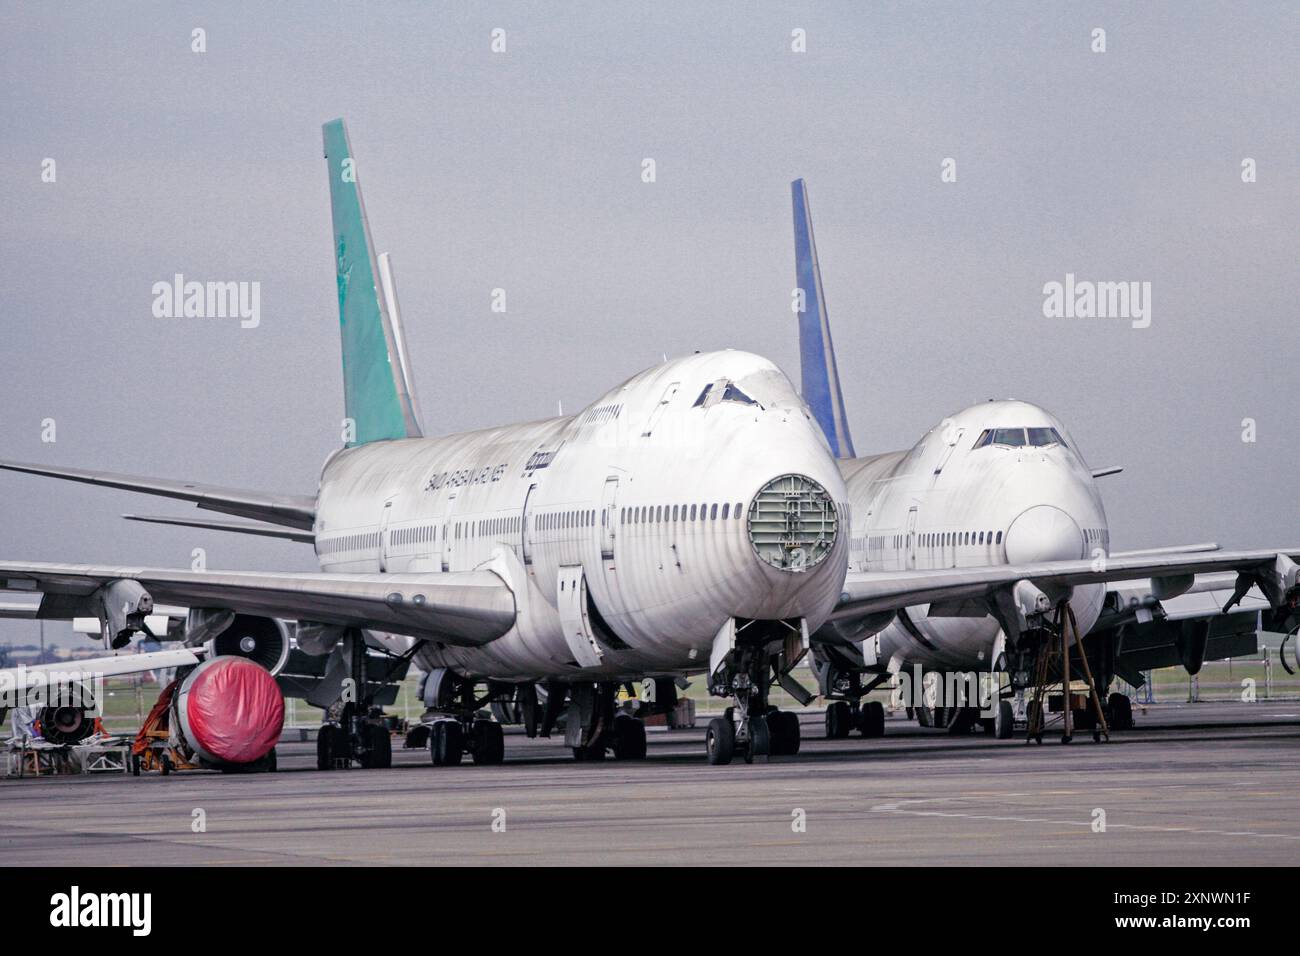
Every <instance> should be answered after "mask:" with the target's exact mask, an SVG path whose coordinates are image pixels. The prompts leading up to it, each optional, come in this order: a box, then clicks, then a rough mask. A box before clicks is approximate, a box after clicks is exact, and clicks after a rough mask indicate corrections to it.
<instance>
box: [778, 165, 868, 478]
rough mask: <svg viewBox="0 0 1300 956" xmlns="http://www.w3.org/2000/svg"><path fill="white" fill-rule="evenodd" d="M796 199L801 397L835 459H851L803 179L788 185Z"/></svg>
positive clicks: (796, 260)
mask: <svg viewBox="0 0 1300 956" xmlns="http://www.w3.org/2000/svg"><path fill="white" fill-rule="evenodd" d="M790 193H791V196H792V198H793V200H794V255H795V280H796V282H797V287H798V289H800V290H801V291H802V292H803V295H802V296H801V297H800V298H801V299H802V302H801V303H800V304H801V305H802V307H803V310H802V311H801V312H800V313H799V363H800V373H801V375H802V379H801V386H802V388H803V398H804V401H806V402H807V403H808V406H809V408H811V409H812V412H813V415H814V417H816V419H817V423H818V424H819V425H821V427H822V431H823V432H825V433H826V440H827V441H828V442H830V446H831V451H832V452H834V453H835V457H836V458H853V457H854V452H853V439H852V438H850V437H849V423H848V419H847V418H845V415H844V397H843V396H842V395H841V394H840V373H839V370H838V369H837V368H836V367H835V346H834V344H833V343H832V342H831V325H830V320H829V319H828V318H827V317H826V300H825V298H824V297H823V296H822V273H821V266H820V265H819V263H818V261H817V243H816V242H815V241H814V240H813V228H812V212H811V211H810V210H809V207H808V188H807V186H805V185H804V181H803V180H802V179H796V180H795V181H794V182H792V183H791V184H790Z"/></svg>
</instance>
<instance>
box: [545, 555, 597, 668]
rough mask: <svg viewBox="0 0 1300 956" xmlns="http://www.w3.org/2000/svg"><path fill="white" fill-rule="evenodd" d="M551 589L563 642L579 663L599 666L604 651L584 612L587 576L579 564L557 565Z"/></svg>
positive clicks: (588, 617)
mask: <svg viewBox="0 0 1300 956" xmlns="http://www.w3.org/2000/svg"><path fill="white" fill-rule="evenodd" d="M555 593H556V598H557V599H558V601H559V607H558V608H557V610H558V611H559V612H560V624H561V625H562V626H563V628H564V642H565V643H566V644H567V645H568V646H569V651H570V653H572V654H573V659H574V660H575V661H577V662H578V666H579V667H597V666H599V664H600V662H601V660H602V659H603V658H604V653H605V652H604V651H603V650H602V649H601V646H600V645H599V644H597V643H596V635H595V632H594V631H593V630H592V627H591V617H590V615H589V614H588V613H587V577H586V575H585V574H583V572H582V565H580V564H575V565H564V566H561V567H560V571H559V581H558V583H557V586H556V589H555Z"/></svg>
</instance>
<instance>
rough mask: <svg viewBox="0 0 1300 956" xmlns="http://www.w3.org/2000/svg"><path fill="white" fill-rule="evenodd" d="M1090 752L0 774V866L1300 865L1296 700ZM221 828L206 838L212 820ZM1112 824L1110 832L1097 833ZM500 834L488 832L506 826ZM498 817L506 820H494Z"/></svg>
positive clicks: (554, 743) (930, 746) (515, 748)
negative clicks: (724, 762) (716, 763)
mask: <svg viewBox="0 0 1300 956" xmlns="http://www.w3.org/2000/svg"><path fill="white" fill-rule="evenodd" d="M1137 720H1138V727H1137V729H1135V730H1132V731H1128V732H1124V733H1117V734H1114V735H1113V736H1112V738H1111V741H1110V742H1109V743H1104V744H1094V743H1093V742H1092V740H1091V738H1090V737H1088V736H1080V737H1077V738H1076V739H1075V741H1074V742H1073V743H1071V744H1069V745H1068V746H1067V745H1062V744H1061V743H1059V735H1058V736H1049V737H1048V738H1046V741H1045V742H1044V743H1043V744H1041V745H1037V744H1026V743H1025V742H1024V741H1023V740H1013V741H997V740H993V739H991V738H989V737H987V736H984V735H982V734H978V733H976V734H972V735H970V736H962V737H952V736H949V735H947V734H945V733H943V732H940V731H932V730H921V729H920V728H917V727H916V726H915V725H914V724H910V723H908V722H905V721H904V720H903V719H902V717H901V716H900V717H898V718H891V719H889V720H888V721H887V729H886V737H885V738H884V739H879V740H863V739H861V738H857V737H854V738H851V739H849V740H844V741H826V740H824V739H821V738H822V736H823V733H822V728H821V717H820V715H819V714H813V713H806V714H804V715H803V734H804V742H803V747H802V749H801V751H800V753H799V754H798V755H797V756H794V757H783V758H772V759H770V760H769V761H768V762H767V763H765V764H760V763H755V764H753V765H746V764H745V763H743V762H741V761H739V760H738V761H737V762H736V763H733V764H732V765H730V766H727V767H710V766H708V765H707V764H706V763H705V760H704V749H703V737H704V730H703V721H701V726H700V727H699V728H697V729H696V730H691V731H685V730H683V731H663V730H654V729H652V730H651V731H650V733H649V735H648V736H649V756H648V758H647V759H646V760H645V761H644V762H635V763H624V762H618V761H615V760H613V759H612V758H611V759H609V760H607V761H605V762H603V763H595V764H592V763H582V764H578V763H575V762H574V761H573V759H572V757H571V756H570V754H569V752H568V751H567V750H565V749H564V747H563V745H562V740H560V739H555V740H549V741H548V740H528V739H526V738H525V737H523V736H522V735H521V734H516V733H511V734H509V735H508V736H507V738H506V763H505V765H504V766H498V767H475V766H473V765H472V764H470V763H469V761H468V758H466V764H465V765H464V766H462V767H456V768H445V767H433V766H431V764H430V761H429V756H428V753H427V752H425V751H405V750H400V749H398V750H395V752H394V766H393V767H392V769H390V770H361V769H353V770H344V771H332V772H328V773H321V772H318V771H316V770H315V769H314V752H315V751H314V745H313V744H310V743H292V744H282V745H281V748H280V751H279V753H280V770H279V771H278V772H277V773H274V774H258V775H251V774H250V775H225V774H218V773H210V772H189V773H177V774H173V775H171V776H169V777H162V776H160V775H157V774H152V775H145V776H142V777H139V778H133V777H131V776H129V775H118V774H113V775H102V776H67V777H46V778H39V779H33V778H28V779H21V780H20V779H4V780H0V858H3V860H4V862H5V864H6V865H7V866H9V867H14V866H41V865H54V864H59V865H83V864H89V865H97V866H111V865H167V864H195V865H213V866H221V865H283V864H306V865H315V864H324V865H331V864H332V865H347V864H426V865H438V864H448V863H453V864H531V863H543V864H584V863H587V864H621V863H632V864H637V863H639V864H661V863H662V864H704V865H723V866H731V865H735V864H745V863H764V864H791V863H803V864H814V865H818V864H820V865H826V864H957V865H964V866H978V865H988V864H1020V863H1031V864H1048V865H1054V864H1058V865H1079V864H1112V865H1121V866H1144V865H1155V864H1173V865H1185V866H1196V865H1204V864H1216V865H1220V864H1222V865H1268V866H1272V865H1295V864H1297V863H1300V817H1298V815H1297V813H1296V804H1295V797H1296V794H1297V793H1298V792H1300V701H1294V702H1272V703H1256V704H1197V705H1183V706H1179V705H1161V706H1159V707H1152V708H1150V709H1149V710H1148V712H1146V713H1142V712H1138V713H1137ZM200 820H201V821H202V823H203V825H204V826H205V828H206V829H204V830H202V831H198V830H197V824H198V821H200ZM1102 820H1104V824H1105V828H1104V832H1099V830H1098V825H1099V822H1100V821H1102ZM494 824H495V825H496V828H495V829H494ZM502 827H503V829H502Z"/></svg>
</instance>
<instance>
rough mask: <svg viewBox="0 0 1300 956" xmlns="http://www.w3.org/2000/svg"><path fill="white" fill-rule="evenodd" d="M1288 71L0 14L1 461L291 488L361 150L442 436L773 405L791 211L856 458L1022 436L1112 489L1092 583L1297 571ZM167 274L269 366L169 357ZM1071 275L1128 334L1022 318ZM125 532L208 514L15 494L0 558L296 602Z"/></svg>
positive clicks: (1026, 19) (328, 24)
mask: <svg viewBox="0 0 1300 956" xmlns="http://www.w3.org/2000/svg"><path fill="white" fill-rule="evenodd" d="M195 27H202V28H204V29H205V30H206V31H207V52H206V53H203V54H196V53H193V52H191V50H190V42H191V41H190V36H191V30H192V29H193V28H195ZM495 27H500V28H503V29H505V30H506V37H507V52H506V53H504V54H493V53H492V52H490V50H489V39H490V31H491V30H492V29H493V28H495ZM796 27H798V28H803V29H805V30H806V31H807V52H806V53H803V54H796V53H792V52H791V51H790V32H791V30H792V29H794V28H796ZM1094 27H1103V28H1104V29H1105V30H1106V32H1107V46H1108V50H1107V52H1106V53H1104V54H1097V53H1093V52H1091V50H1090V32H1091V30H1092V29H1093V28H1094ZM1297 50H1300V13H1297V9H1296V8H1295V7H1294V6H1293V5H1288V4H1276V5H1273V4H1253V5H1247V6H1244V7H1240V8H1239V7H1237V6H1231V7H1229V6H1226V5H1225V6H1222V7H1221V6H1218V5H1208V4H1183V3H1180V4H1143V5H1141V6H1140V7H1139V6H1137V5H1129V4H1123V5H1115V6H1091V5H1083V4H1072V5H1069V6H1065V5H1057V4H1050V5H1048V4H1039V3H1033V4H1025V5H1007V4H996V5H992V4H990V5H983V4H967V3H963V4H952V5H946V4H944V5H917V4H906V5H876V4H872V5H869V6H868V5H866V4H861V3H845V4H827V3H817V4H807V5H803V4H796V5H788V6H777V5H775V4H758V5H753V4H733V5H725V4H724V5H696V4H685V3H682V4H674V3H663V2H657V3H652V4H644V5H637V4H626V3H625V4H618V5H614V4H598V3H592V4H588V5H565V6H564V7H563V8H562V9H560V10H559V11H558V12H557V10H555V9H552V8H551V6H550V5H542V4H518V5H509V4H464V5H459V4H451V3H407V4H394V3H384V4H378V3H375V4H351V3H347V4H332V5H330V4H320V3H310V4H294V3H277V4H274V5H262V4H221V5H217V4H211V5H197V4H196V5H186V4H175V3H167V4H147V3H137V4H129V5H126V4H121V5H119V4H60V5H37V4H6V5H5V6H3V7H2V8H0V84H2V88H3V94H4V95H3V104H4V106H3V110H4V131H5V132H4V135H3V137H0V167H2V168H3V170H4V175H3V177H0V208H2V209H3V211H4V229H3V232H2V233H0V249H2V250H3V261H4V262H5V265H6V270H7V273H8V281H7V282H5V283H4V286H3V290H2V291H0V307H2V308H3V312H4V333H5V334H4V340H3V341H4V346H3V350H2V351H0V382H2V384H0V396H3V412H0V454H3V456H5V457H12V458H17V459H22V460H33V461H46V462H51V463H58V464H68V465H82V466H87V467H101V468H110V469H114V470H120V471H132V472H141V473H151V474H158V475H164V476H176V477H189V478H194V479H199V480H204V481H211V482H218V483H223V484H232V485H247V486H250V487H256V488H266V489H276V490H283V491H291V492H310V491H312V490H314V487H315V479H316V475H317V473H318V470H319V466H320V464H321V462H322V461H323V460H324V458H325V456H326V454H327V453H328V452H329V451H330V450H331V449H332V448H333V447H334V445H335V444H336V442H337V436H338V427H339V419H340V418H341V415H342V411H341V406H342V398H341V391H342V390H341V385H340V376H339V370H338V367H339V350H338V337H337V331H336V327H337V311H336V298H335V292H334V276H333V260H332V256H331V250H330V238H329V236H330V226H329V204H328V191H327V184H326V181H325V167H324V163H323V161H322V159H321V138H320V124H321V123H322V122H324V121H325V120H328V119H331V118H333V117H335V116H344V117H345V118H346V119H347V120H348V124H349V128H350V132H351V136H352V144H353V150H354V153H355V154H356V157H357V160H358V172H359V175H360V179H361V181H362V183H363V184H364V189H365V195H366V204H367V208H368V212H369V215H370V220H371V226H372V229H373V230H374V234H375V239H376V241H377V243H378V245H379V247H380V249H381V250H387V251H390V252H391V253H392V254H393V260H394V265H395V269H396V273H397V280H398V285H399V289H400V294H401V301H402V305H403V312H404V315H405V318H406V321H407V325H408V336H409V339H410V344H411V350H412V354H413V360H414V364H415V370H416V375H417V380H418V386H419V389H420V393H421V400H422V403H423V406H424V410H425V417H426V419H427V422H426V424H427V425H428V426H429V427H430V428H431V430H435V431H456V430H461V429H465V428H470V427H476V426H481V425H487V424H492V423H495V422H500V421H510V420H518V419H528V418H537V417H543V416H546V415H549V414H553V413H554V410H555V406H556V401H557V400H563V402H564V406H565V409H566V410H575V409H577V408H578V407H580V406H581V405H582V404H585V403H586V402H588V401H590V400H591V399H593V398H595V397H596V395H597V394H599V392H600V391H602V390H603V389H605V388H607V387H609V386H610V385H612V384H613V383H615V382H616V381H618V380H620V379H622V378H624V377H626V376H627V375H628V374H630V373H632V372H634V371H636V370H638V369H640V368H643V367H645V366H647V365H650V364H653V363H654V362H657V361H658V360H659V357H660V354H661V353H664V352H666V353H668V354H670V355H671V354H674V353H682V352H689V351H690V350H692V349H696V348H700V349H707V348H717V347H726V346H732V347H737V348H745V349H749V350H752V351H756V352H760V353H763V354H766V355H768V356H770V357H772V358H773V359H775V360H776V361H777V362H778V363H779V364H781V365H782V366H783V367H784V368H786V369H787V371H789V372H791V374H792V375H793V376H795V377H797V372H798V358H797V350H796V340H795V327H794V322H793V319H792V316H791V314H790V312H789V301H790V289H791V287H792V285H793V283H794V278H793V273H794V267H793V261H792V260H793V252H792V241H791V225H790V199H789V181H790V180H791V179H793V178H795V177H796V176H804V177H806V178H807V180H808V184H809V192H810V197H811V201H812V208H813V215H814V220H815V223H816V228H817V239H818V246H819V250H820V253H821V258H822V266H823V278H824V280H825V286H826V297H827V302H828V305H829V308H830V314H831V320H832V325H833V328H834V331H835V334H836V343H837V350H838V354H839V361H840V370H841V374H842V376H843V379H844V393H845V401H846V404H847V408H848V412H849V416H850V418H849V420H850V423H851V425H852V428H853V437H854V440H855V443H856V445H857V449H858V451H859V453H868V452H873V451H885V450H891V449H894V448H899V447H906V446H909V445H911V444H912V443H913V442H914V441H915V440H916V439H917V437H919V435H920V434H921V433H922V432H923V431H924V430H925V429H926V428H928V427H929V426H930V425H932V424H933V423H935V422H936V421H938V420H939V419H941V418H942V417H943V416H944V415H945V414H947V413H949V412H951V411H954V410H956V409H958V408H961V407H962V406H964V405H966V404H969V403H971V402H974V401H978V400H982V399H984V398H989V397H995V396H996V397H1008V396H1012V397H1016V398H1023V399H1027V400H1030V401H1034V402H1038V403H1040V404H1043V405H1045V406H1047V407H1048V408H1050V409H1052V410H1053V411H1055V412H1056V413H1057V414H1059V415H1060V416H1062V417H1063V418H1064V419H1065V420H1066V422H1067V423H1068V424H1069V426H1070V428H1071V430H1072V431H1073V433H1074V435H1075V437H1076V439H1077V440H1078V442H1079V444H1080V445H1081V447H1082V450H1083V452H1084V454H1085V456H1086V457H1087V458H1088V460H1089V461H1090V462H1091V463H1092V464H1093V465H1109V464H1122V465H1124V466H1125V467H1126V469H1127V470H1126V472H1125V473H1124V474H1123V475H1121V476H1118V477H1113V478H1107V479H1105V480H1104V484H1103V490H1104V493H1105V496H1106V505H1107V511H1108V513H1109V518H1110V524H1111V532H1112V542H1113V545H1114V546H1115V547H1116V548H1125V547H1139V546H1148V545H1157V544H1179V543H1188V542H1192V541H1201V540H1219V541H1221V542H1223V543H1224V544H1230V545H1264V544H1283V545H1293V544H1295V543H1296V541H1297V538H1300V533H1298V532H1300V528H1298V527H1297V525H1298V524H1300V522H1297V505H1296V492H1295V483H1296V472H1297V469H1296V464H1297V461H1298V460H1300V456H1298V455H1297V453H1296V450H1295V443H1294V434H1295V421H1296V416H1297V411H1296V409H1297V405H1296V399H1295V395H1294V387H1293V386H1294V383H1295V374H1296V368H1297V359H1300V347H1298V346H1297V332H1296V328H1295V302H1296V296H1297V287H1298V286H1300V282H1298V281H1297V280H1298V279H1300V260H1298V259H1297V256H1296V223H1297V222H1298V221H1300V185H1298V184H1300V175H1298V174H1300V169H1298V168H1297V167H1298V165H1300V150H1297V134H1296V131H1297V129H1298V128H1300V126H1298V124H1297V120H1298V119H1300V117H1297V105H1296V104H1297V102H1300V99H1298V94H1300V89H1298V88H1297V87H1298V85H1300V84H1298V78H1300V69H1297V67H1298V66H1300V64H1298V63H1297V52H1296V51H1297ZM46 157H52V158H54V159H55V160H56V162H57V176H58V178H57V182H56V183H54V184H48V183H42V182H41V177H40V174H41V162H42V160H43V159H44V158H46ZM645 157H652V158H654V159H655V161H656V163H657V173H658V181H657V182H656V183H654V184H651V185H647V184H644V183H642V182H641V179H640V164H641V160H642V159H643V158H645ZM945 157H954V158H955V159H956V161H957V172H958V178H957V182H956V183H952V184H944V183H941V182H940V163H941V162H942V160H943V159H944V158H945ZM1245 157H1252V158H1254V159H1255V160H1256V162H1257V164H1258V182H1256V183H1253V184H1244V183H1243V182H1242V181H1241V176H1240V173H1241V166H1240V164H1241V161H1242V159H1243V158H1245ZM176 272H181V273H184V274H185V276H186V277H187V278H192V279H199V280H207V279H218V280H236V281H238V280H250V281H251V280H258V281H260V282H261V284H262V295H261V307H262V320H261V325H260V327H258V328H256V329H248V330H245V329H241V328H240V327H239V323H238V321H237V320H231V319H227V320H221V319H176V320H163V319H156V318H154V317H153V316H152V314H151V304H152V295H151V292H150V288H151V286H152V285H153V283H154V282H156V281H159V280H169V279H170V278H171V276H172V275H173V274H174V273H176ZM1067 272H1073V273H1075V274H1076V275H1077V276H1078V277H1079V278H1080V279H1094V280H1142V281H1149V282H1151V283H1152V287H1153V293H1152V298H1153V303H1152V304H1153V321H1152V324H1151V327H1150V328H1148V329H1144V330H1135V329H1132V328H1130V327H1129V323H1128V322H1125V321H1123V320H1114V319H1111V320H1104V319H1091V320H1084V319H1056V320H1049V319H1045V318H1044V317H1043V314H1042V301H1043V296H1042V287H1043V284H1044V283H1045V282H1049V281H1052V280H1057V281H1061V280H1063V279H1064V277H1065V274H1066V273H1067ZM497 287H501V288H504V289H505V290H506V293H507V303H508V309H509V311H508V312H507V314H505V315H504V316H503V315H497V314H494V313H492V312H491V311H490V309H489V295H490V292H491V290H492V289H493V288H497ZM1247 417H1249V418H1253V419H1255V420H1256V421H1257V423H1258V441H1257V442H1256V443H1254V444H1246V443H1243V442H1242V440H1241V422H1242V419H1243V418H1247ZM45 418H53V419H55V421H56V422H57V429H58V431H57V437H58V440H57V442H56V443H55V444H53V445H51V444H44V443H42V441H41V421H42V419H45ZM128 511H133V512H137V513H145V514H156V513H192V509H190V508H188V507H187V506H180V505H168V504H167V503H165V502H158V501H150V500H149V499H146V498H141V497H138V496H131V495H125V494H119V493H115V492H107V491H96V490H93V489H83V488H80V487H78V486H73V485H67V484H64V483H59V482H53V481H48V480H41V479H37V478H31V477H25V476H18V475H0V553H2V554H3V556H5V557H14V558H28V559H39V560H51V561H87V562H91V561H93V562H119V561H120V562H123V563H136V562H138V563H147V564H163V565H185V566H188V564H189V562H190V552H191V549H192V548H194V547H203V548H205V549H206V550H207V555H208V564H209V566H211V567H248V568H286V569H301V568H308V567H311V566H312V565H313V560H312V555H311V552H310V549H308V548H306V547H304V546H294V545H289V544H276V543H268V542H263V541H257V540H244V539H241V538H238V537H233V536H229V535H219V534H217V533H208V532H195V531H186V530H181V529H174V530H171V529H165V528H160V527H148V526H136V525H132V524H128V523H126V522H123V521H121V520H120V519H119V518H118V517H117V516H118V515H119V514H121V513H122V512H128ZM50 631H51V634H52V635H53V634H55V633H66V628H64V627H63V626H62V625H52V626H51V628H50ZM34 634H35V625H33V624H31V623H13V622H9V623H4V624H0V638H2V637H8V638H10V639H13V640H17V641H25V640H26V639H28V638H29V637H31V636H33V635H34Z"/></svg>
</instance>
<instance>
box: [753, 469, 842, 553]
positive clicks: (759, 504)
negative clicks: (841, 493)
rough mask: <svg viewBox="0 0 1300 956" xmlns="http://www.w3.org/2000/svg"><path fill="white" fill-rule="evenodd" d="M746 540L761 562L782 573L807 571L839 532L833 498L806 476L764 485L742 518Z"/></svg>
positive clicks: (782, 478)
mask: <svg viewBox="0 0 1300 956" xmlns="http://www.w3.org/2000/svg"><path fill="white" fill-rule="evenodd" d="M748 530H749V543H750V545H751V547H753V549H754V553H755V554H756V555H758V557H759V559H760V560H762V561H763V563H765V564H767V565H769V566H770V567H773V568H779V569H780V570H782V571H791V572H795V573H800V572H805V571H811V570H812V569H813V568H815V567H817V566H818V565H819V564H821V563H822V561H824V560H825V559H826V558H827V557H828V556H829V555H830V554H831V552H832V551H833V550H834V548H835V539H836V536H837V534H838V532H839V515H838V514H837V513H836V509H835V502H834V500H833V499H832V498H831V496H830V493H829V492H827V490H826V489H825V488H823V487H822V486H821V485H820V484H818V483H817V482H816V481H813V480H812V479H811V478H809V477H807V476H806V475H795V474H787V475H781V476H780V477H778V478H774V479H772V480H771V481H769V482H768V483H767V484H765V485H764V486H763V487H762V488H761V489H760V490H759V492H758V494H756V495H755V496H754V500H753V503H752V504H751V505H750V507H749V516H748Z"/></svg>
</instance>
